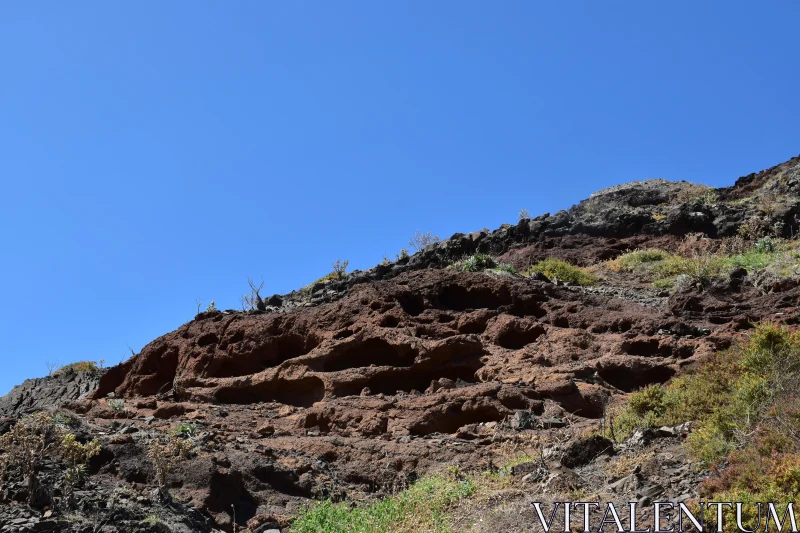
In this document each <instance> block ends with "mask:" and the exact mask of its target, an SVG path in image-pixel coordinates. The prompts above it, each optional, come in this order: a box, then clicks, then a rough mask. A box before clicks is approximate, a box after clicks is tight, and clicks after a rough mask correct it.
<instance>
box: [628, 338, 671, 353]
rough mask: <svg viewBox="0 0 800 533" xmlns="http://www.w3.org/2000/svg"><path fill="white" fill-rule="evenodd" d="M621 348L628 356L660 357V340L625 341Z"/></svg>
mask: <svg viewBox="0 0 800 533" xmlns="http://www.w3.org/2000/svg"><path fill="white" fill-rule="evenodd" d="M620 348H621V349H622V351H623V352H625V353H626V354H628V355H638V356H641V357H649V356H652V355H658V353H659V343H658V339H640V340H634V341H625V342H623V343H622V346H621V347H620ZM667 348H668V347H667Z"/></svg>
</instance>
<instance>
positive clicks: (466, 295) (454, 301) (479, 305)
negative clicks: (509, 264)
mask: <svg viewBox="0 0 800 533" xmlns="http://www.w3.org/2000/svg"><path fill="white" fill-rule="evenodd" d="M439 303H440V304H441V305H442V306H443V307H444V308H445V309H450V310H453V311H465V310H467V309H497V308H498V307H500V306H503V305H508V304H509V303H511V295H510V294H509V293H508V289H507V288H506V287H501V288H500V289H499V290H497V291H493V290H491V289H489V288H486V287H475V288H469V289H467V288H466V287H462V286H461V285H448V286H447V287H444V288H443V289H442V291H441V292H440V293H439Z"/></svg>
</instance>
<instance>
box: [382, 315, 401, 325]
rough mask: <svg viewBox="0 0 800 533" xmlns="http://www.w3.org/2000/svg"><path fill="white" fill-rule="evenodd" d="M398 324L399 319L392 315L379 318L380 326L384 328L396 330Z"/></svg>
mask: <svg viewBox="0 0 800 533" xmlns="http://www.w3.org/2000/svg"><path fill="white" fill-rule="evenodd" d="M399 324H400V319H399V318H397V317H396V316H394V315H384V316H383V317H381V321H380V324H379V325H380V326H381V327H384V328H396V327H397V326H398V325H399Z"/></svg>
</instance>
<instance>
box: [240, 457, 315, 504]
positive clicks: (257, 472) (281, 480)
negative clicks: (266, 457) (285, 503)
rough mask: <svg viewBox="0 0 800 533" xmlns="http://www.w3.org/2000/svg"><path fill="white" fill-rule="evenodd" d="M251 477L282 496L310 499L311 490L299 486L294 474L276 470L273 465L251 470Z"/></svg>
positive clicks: (259, 466) (268, 464) (297, 477)
mask: <svg viewBox="0 0 800 533" xmlns="http://www.w3.org/2000/svg"><path fill="white" fill-rule="evenodd" d="M252 474H253V477H255V478H256V479H258V480H259V481H260V482H262V483H265V484H267V485H269V486H270V487H272V488H273V489H275V490H276V491H278V492H281V493H283V494H288V495H289V496H299V497H301V498H311V496H312V494H311V490H309V488H307V487H302V486H300V484H299V481H300V478H299V476H298V475H297V473H296V472H293V471H291V470H283V469H280V468H276V467H275V466H274V465H273V464H271V463H267V464H260V465H258V466H257V467H256V468H254V469H253V470H252Z"/></svg>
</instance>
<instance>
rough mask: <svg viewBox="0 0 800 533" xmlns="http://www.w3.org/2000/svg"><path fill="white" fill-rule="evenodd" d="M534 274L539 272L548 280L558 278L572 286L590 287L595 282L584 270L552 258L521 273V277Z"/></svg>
mask: <svg viewBox="0 0 800 533" xmlns="http://www.w3.org/2000/svg"><path fill="white" fill-rule="evenodd" d="M536 272H540V273H542V274H544V275H545V276H547V277H548V278H550V279H553V278H558V279H560V280H561V281H565V282H567V283H572V284H573V285H591V284H593V283H595V282H596V281H597V279H596V278H595V277H594V276H593V275H592V274H590V273H589V272H588V271H587V270H586V269H583V268H580V267H577V266H575V265H572V264H570V263H567V262H566V261H562V260H561V259H555V258H553V257H551V258H548V259H545V260H543V261H539V262H538V263H536V264H535V265H533V266H531V267H530V268H529V269H528V270H526V271H525V272H523V275H524V276H530V275H533V274H534V273H536Z"/></svg>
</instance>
